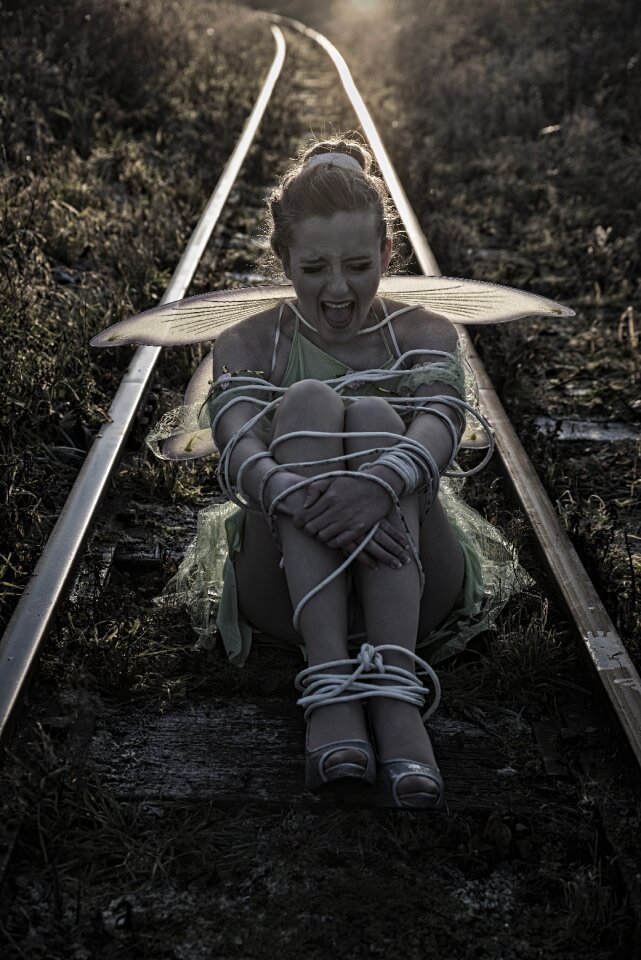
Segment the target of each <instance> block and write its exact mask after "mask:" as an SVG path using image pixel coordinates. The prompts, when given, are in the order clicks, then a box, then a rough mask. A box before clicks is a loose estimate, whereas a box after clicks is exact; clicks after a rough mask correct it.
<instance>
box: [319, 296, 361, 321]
mask: <svg viewBox="0 0 641 960" xmlns="http://www.w3.org/2000/svg"><path fill="white" fill-rule="evenodd" d="M321 306H322V309H323V316H324V317H325V320H326V321H327V323H328V324H329V326H330V327H347V326H349V324H350V322H351V320H352V316H353V314H354V301H353V300H336V301H331V300H323V301H322V303H321Z"/></svg>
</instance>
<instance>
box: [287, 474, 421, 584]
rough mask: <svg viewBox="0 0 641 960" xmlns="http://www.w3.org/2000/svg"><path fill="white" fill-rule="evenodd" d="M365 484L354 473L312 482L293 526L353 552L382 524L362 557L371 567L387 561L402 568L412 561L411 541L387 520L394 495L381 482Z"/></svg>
mask: <svg viewBox="0 0 641 960" xmlns="http://www.w3.org/2000/svg"><path fill="white" fill-rule="evenodd" d="M366 483H367V481H365V480H363V479H361V478H360V477H355V476H346V477H332V478H326V479H320V480H315V481H312V483H311V484H310V485H309V486H308V487H307V492H306V497H305V501H304V506H303V509H302V510H300V511H299V512H298V513H296V514H295V515H294V517H293V519H294V525H295V526H297V527H298V528H299V529H303V530H304V531H305V533H307V534H309V536H312V537H315V538H316V539H318V540H320V541H322V542H323V543H326V544H327V546H329V547H335V548H337V549H342V550H345V551H348V552H351V551H352V550H354V549H355V548H356V546H357V544H359V543H361V542H362V540H363V538H364V537H365V536H366V535H367V533H368V532H369V531H370V530H371V528H372V527H373V526H374V524H376V523H380V527H379V529H378V531H377V532H376V535H375V538H374V539H373V540H371V541H370V543H369V544H368V545H367V547H366V548H365V550H364V551H363V552H362V553H361V554H360V556H359V559H362V562H364V563H366V564H367V565H368V566H376V564H377V563H387V564H389V565H390V566H395V567H400V566H402V565H403V563H406V562H407V560H409V555H408V553H407V552H406V550H407V546H408V544H407V540H406V537H405V536H404V535H403V534H402V533H400V532H399V531H397V530H396V529H395V528H394V527H393V526H392V525H391V524H390V523H389V522H388V521H387V520H385V517H386V515H387V513H389V510H390V508H391V505H392V501H391V497H390V495H389V493H388V492H387V491H386V490H385V489H384V488H383V487H381V486H380V485H379V484H377V483H373V482H371V481H370V482H369V483H367V486H366Z"/></svg>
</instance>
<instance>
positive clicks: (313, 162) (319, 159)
mask: <svg viewBox="0 0 641 960" xmlns="http://www.w3.org/2000/svg"><path fill="white" fill-rule="evenodd" d="M321 163H333V164H335V165H336V166H337V167H354V168H355V169H356V170H358V172H359V173H363V172H364V171H363V168H362V167H361V165H360V163H359V162H358V160H357V159H356V157H352V156H350V155H349V153H316V154H314V156H313V157H310V158H309V160H306V161H305V163H304V164H303V166H304V167H305V168H309V167H318V166H319V165H320V164H321Z"/></svg>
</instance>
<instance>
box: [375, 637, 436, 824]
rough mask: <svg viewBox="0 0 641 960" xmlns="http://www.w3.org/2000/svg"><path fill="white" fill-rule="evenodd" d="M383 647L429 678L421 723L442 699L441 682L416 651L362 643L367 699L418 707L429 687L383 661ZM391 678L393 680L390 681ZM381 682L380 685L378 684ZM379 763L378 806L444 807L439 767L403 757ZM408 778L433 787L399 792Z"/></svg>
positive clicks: (378, 761) (391, 644) (421, 703)
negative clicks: (429, 699)
mask: <svg viewBox="0 0 641 960" xmlns="http://www.w3.org/2000/svg"><path fill="white" fill-rule="evenodd" d="M385 650H394V651H396V652H397V653H405V654H406V655H407V656H408V657H410V658H411V659H412V660H413V661H414V662H415V663H416V665H417V667H419V668H420V670H421V671H422V672H423V673H426V674H427V675H428V677H429V678H430V680H431V681H432V687H433V701H432V703H431V704H430V706H429V708H428V709H427V710H426V711H425V712H424V713H423V714H422V715H421V718H422V720H423V722H425V721H426V720H427V719H428V717H430V716H431V715H432V714H433V713H434V711H435V710H436V708H437V707H438V705H439V701H440V699H441V685H440V683H439V680H438V677H437V675H436V673H435V672H434V670H433V669H432V667H430V666H429V664H427V663H426V662H425V660H421V658H420V657H418V656H417V655H416V654H415V653H412V652H411V651H410V650H406V649H405V647H400V646H398V645H397V644H393V643H386V644H381V645H380V646H378V647H374V646H372V645H371V644H363V646H362V647H361V652H360V654H359V657H360V658H361V660H362V661H367V662H368V663H370V664H371V666H370V667H369V669H368V670H367V672H366V681H367V682H368V684H369V685H370V699H371V698H373V697H392V698H393V699H395V700H403V701H404V702H405V703H410V704H412V705H414V706H417V707H422V706H424V702H425V699H426V697H428V696H429V694H430V690H429V689H428V688H427V687H425V686H424V685H423V684H422V683H421V681H420V680H419V679H418V677H417V676H416V675H415V674H414V673H411V672H410V671H409V670H404V669H403V668H402V667H395V666H392V665H391V664H388V663H385V662H384V660H383V656H382V653H383V651H385ZM390 680H394V681H395V682H394V683H390V682H389V681H390ZM377 684H380V686H377ZM377 763H378V774H379V777H378V783H377V790H376V793H377V800H378V803H379V804H380V806H386V807H398V808H407V809H418V808H422V809H436V808H438V807H442V806H443V802H444V798H445V785H444V783H443V777H442V776H441V773H440V771H439V769H438V767H435V766H433V765H432V764H429V763H419V762H418V761H416V760H408V759H406V758H404V757H395V758H394V759H392V760H380V759H379V758H378V756H377ZM407 777H425V778H426V779H427V780H429V781H430V782H431V783H432V784H433V785H434V787H435V788H436V790H417V791H415V792H412V793H407V794H401V793H399V789H398V788H399V784H400V783H401V782H402V781H403V780H405V779H406V778H407Z"/></svg>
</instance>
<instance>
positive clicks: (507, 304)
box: [379, 276, 574, 324]
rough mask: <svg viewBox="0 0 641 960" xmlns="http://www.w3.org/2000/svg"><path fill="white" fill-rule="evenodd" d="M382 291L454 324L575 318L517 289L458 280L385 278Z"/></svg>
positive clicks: (566, 310)
mask: <svg viewBox="0 0 641 960" xmlns="http://www.w3.org/2000/svg"><path fill="white" fill-rule="evenodd" d="M379 292H380V293H382V294H384V295H385V296H388V297H390V298H392V299H395V300H396V299H398V300H404V301H406V302H408V303H419V304H421V306H423V307H425V308H426V309H427V310H430V311H431V312H432V313H438V314H439V315H440V316H442V317H447V318H448V320H451V321H452V322H453V323H466V324H467V323H469V324H475V323H506V322H507V321H508V320H517V319H519V318H520V317H534V316H553V317H573V316H574V310H570V308H569V307H564V306H561V304H559V303H555V301H554V300H548V298H547V297H540V296H539V295H538V294H536V293H526V292H525V291H523V290H517V289H516V288H515V287H505V286H503V285H502V284H498V283H486V282H484V281H482V280H463V279H459V278H457V277H423V276H421V277H407V276H389V277H383V279H382V280H381V284H380V287H379Z"/></svg>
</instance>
